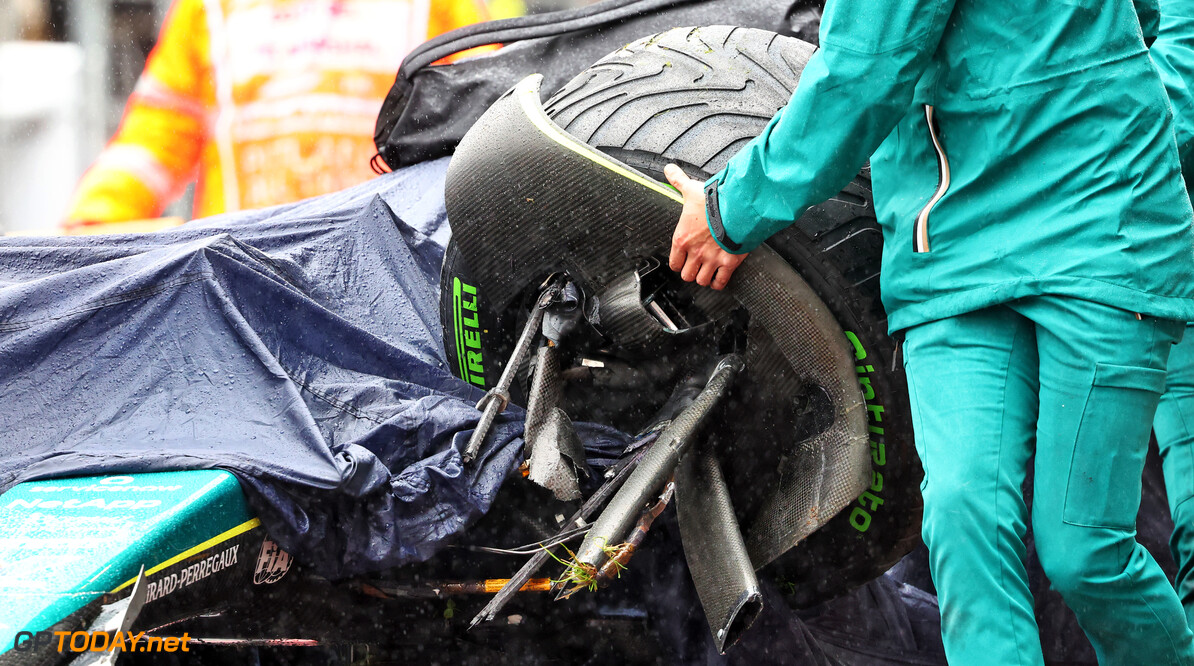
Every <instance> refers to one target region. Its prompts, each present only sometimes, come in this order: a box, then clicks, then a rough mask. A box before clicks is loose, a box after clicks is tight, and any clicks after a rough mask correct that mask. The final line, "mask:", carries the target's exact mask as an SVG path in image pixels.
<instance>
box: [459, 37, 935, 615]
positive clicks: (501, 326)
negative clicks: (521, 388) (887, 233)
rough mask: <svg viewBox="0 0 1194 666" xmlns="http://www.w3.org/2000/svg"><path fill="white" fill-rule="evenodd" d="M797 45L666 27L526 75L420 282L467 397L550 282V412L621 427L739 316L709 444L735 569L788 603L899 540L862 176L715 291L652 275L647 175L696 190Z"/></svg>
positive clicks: (898, 478)
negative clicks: (557, 321) (566, 287)
mask: <svg viewBox="0 0 1194 666" xmlns="http://www.w3.org/2000/svg"><path fill="white" fill-rule="evenodd" d="M813 51H814V47H812V46H811V45H809V44H807V43H805V42H802V41H799V40H796V39H792V38H787V37H782V36H779V35H776V34H774V33H770V32H766V31H761V30H754V29H743V28H733V27H726V26H713V27H703V28H677V29H674V30H670V31H668V32H664V33H661V34H658V35H654V36H651V37H648V38H645V39H641V40H639V41H637V42H635V43H633V44H630V45H628V46H626V47H624V48H622V49H620V50H619V51H617V52H615V53H613V54H610V55H609V56H607V57H605V58H604V59H602V60H600V61H599V62H597V63H596V64H594V65H593V66H591V67H589V68H588V69H587V70H585V71H584V72H581V73H580V74H579V75H578V76H576V78H574V79H573V80H572V81H571V82H569V83H568V84H567V85H565V86H564V87H563V88H562V89H561V90H560V91H559V92H557V93H556V94H555V95H553V96H552V97H551V98H550V99H549V100H548V101H547V102H546V104H541V103H540V101H539V96H538V79H536V78H534V77H532V78H531V79H528V80H527V81H524V82H523V83H522V84H520V85H519V86H517V87H516V88H515V89H513V90H512V91H510V92H509V93H507V94H506V96H504V97H503V98H502V100H499V102H497V103H496V104H495V105H494V107H493V108H492V109H491V110H490V111H489V112H488V113H487V114H486V117H483V118H482V119H481V120H479V121H478V123H477V125H476V126H474V128H473V130H472V131H470V133H469V136H468V137H466V139H465V141H464V142H462V143H461V146H460V148H459V149H458V151H457V153H456V156H455V157H454V158H453V163H452V166H451V168H450V170H449V176H448V184H447V198H448V215H449V219H450V220H451V223H452V226H453V231H454V236H453V239H452V242H451V243H450V244H449V246H448V250H447V253H446V256H445V259H444V265H443V271H442V286H441V319H442V322H443V326H444V343H445V347H446V350H447V353H448V358H449V360H450V362H451V363H452V367H453V370H454V371H455V372H456V373H457V374H458V375H459V376H461V377H462V378H464V379H465V380H467V381H470V382H471V383H473V384H475V385H478V386H480V387H483V388H488V387H492V386H493V385H494V384H495V383H496V382H497V379H498V377H499V375H500V374H501V372H502V370H503V365H502V364H503V362H504V360H505V359H506V358H507V357H508V356H509V355H510V351H511V349H512V347H513V343H514V337H515V336H516V335H517V333H518V331H520V330H521V328H522V321H523V320H522V319H521V318H523V317H525V314H520V313H525V312H526V310H527V306H528V305H529V299H530V298H533V296H534V294H535V293H537V292H536V288H537V287H538V285H539V284H541V283H542V281H543V280H544V278H546V277H547V276H549V275H551V274H553V273H555V272H559V271H566V272H568V273H569V274H570V275H571V276H572V277H573V278H574V279H575V280H576V281H577V283H578V284H579V285H580V286H581V289H582V291H583V292H584V299H585V305H584V308H585V310H586V312H587V313H589V314H590V315H591V316H590V317H589V319H590V323H592V324H593V325H594V328H596V329H598V330H597V331H596V332H592V331H591V332H590V334H589V339H588V340H586V341H584V342H582V343H580V344H579V345H577V347H579V350H577V351H574V352H573V353H572V356H571V357H570V360H571V364H572V366H573V367H572V368H571V369H570V370H567V371H565V373H564V374H565V375H566V376H568V377H570V378H571V379H572V380H573V381H571V382H570V386H571V393H570V396H571V398H570V399H571V406H570V407H569V409H568V411H569V414H570V415H572V416H573V417H574V418H585V419H590V420H597V421H604V422H607V423H612V424H614V425H617V426H618V427H621V428H623V429H625V430H628V431H633V430H634V428H635V427H636V426H637V425H641V424H642V422H643V421H644V419H646V417H648V416H650V414H651V413H653V412H654V410H655V409H657V408H658V407H659V406H660V404H661V403H662V402H663V400H664V399H666V397H667V395H668V391H669V390H670V386H671V385H670V383H669V380H674V379H675V376H676V372H677V370H676V367H678V366H680V365H682V363H683V359H684V354H685V351H684V350H685V349H688V348H691V347H693V346H699V345H700V344H702V342H701V340H702V339H703V338H707V337H708V333H709V331H712V330H714V329H716V328H717V327H716V326H714V325H712V324H713V323H715V322H717V321H725V320H728V319H737V320H740V321H745V322H748V323H747V324H746V325H745V329H746V335H747V337H748V338H749V342H748V347H749V350H750V351H749V352H748V355H747V370H746V374H747V376H748V377H750V381H748V382H746V384H747V387H745V388H743V389H742V390H741V391H739V392H738V394H737V395H736V396H735V398H734V404H733V405H731V407H730V408H729V409H727V410H726V412H725V414H726V416H725V422H723V423H719V424H716V425H715V426H714V427H713V428H711V430H712V431H713V432H712V433H711V434H710V437H712V438H713V439H714V440H716V441H718V442H720V443H721V444H722V445H725V444H726V443H727V442H728V443H730V445H729V446H725V449H724V453H722V454H720V458H721V464H722V465H723V467H724V468H725V470H726V476H727V477H729V480H730V487H731V491H732V495H733V504H734V510H735V512H736V513H737V515H738V519H739V522H740V523H741V524H742V525H744V526H747V530H746V532H745V534H746V537H747V540H748V541H750V542H751V560H752V562H753V563H754V565H755V566H756V568H760V569H761V573H760V575H762V576H763V577H764V578H770V579H772V580H773V581H775V582H776V583H778V584H779V586H780V587H781V589H784V590H785V592H786V593H787V595H788V598H789V601H790V603H792V604H793V605H796V606H806V605H811V604H814V603H817V602H820V601H823V600H826V599H829V598H831V597H833V596H836V595H838V594H841V593H843V592H845V591H847V590H849V589H851V588H853V587H855V586H857V585H859V584H861V583H863V582H865V581H867V580H870V579H872V578H874V577H875V576H877V575H879V574H881V573H882V572H883V571H885V570H886V569H887V568H889V567H890V566H891V565H892V564H894V563H895V562H896V561H897V560H898V559H899V558H900V557H902V556H903V555H904V554H905V553H907V552H908V551H909V550H910V549H911V548H912V547H913V546H914V545H915V543H916V541H917V538H918V533H919V525H920V514H921V501H920V494H919V482H920V478H921V470H920V465H919V462H918V460H917V458H916V455H915V451H914V448H913V441H912V429H911V419H910V415H909V407H908V401H907V394H906V385H905V380H904V374H903V369H902V367H901V365H900V363H899V362H898V347H897V345H896V344H895V342H894V341H893V340H892V339H891V338H889V337H888V336H887V335H886V315H885V313H884V312H883V308H882V305H881V304H880V301H879V262H880V250H881V244H882V236H881V232H880V230H879V228H878V226H877V224H876V222H875V218H874V209H873V205H872V202H871V193H870V180H869V176H868V172H867V170H866V169H864V170H863V172H862V173H861V174H859V175H858V177H856V178H855V180H854V182H852V183H851V184H850V185H849V186H847V187H846V189H845V190H843V191H842V192H841V193H840V194H839V195H837V196H836V197H834V198H833V199H831V200H830V201H828V202H825V203H824V204H821V205H819V206H816V207H814V208H812V209H810V210H809V211H807V212H806V213H805V214H804V215H803V216H802V217H801V218H800V219H799V220H797V221H796V223H795V224H794V225H793V226H791V227H790V228H788V229H787V230H785V231H783V232H781V233H779V234H777V235H776V236H774V237H772V238H771V239H770V240H769V241H768V242H767V244H766V246H764V247H761V248H759V249H758V250H756V251H755V252H754V253H752V255H751V257H750V258H749V259H748V260H747V261H746V262H745V263H744V264H743V267H742V268H741V269H739V272H738V273H736V274H735V277H734V279H733V280H732V281H731V284H730V287H729V289H727V292H726V294H728V296H727V295H726V294H721V293H717V292H713V291H711V290H708V289H701V288H697V287H694V286H692V285H687V284H684V283H681V282H679V280H678V279H676V278H675V277H674V275H672V274H671V273H670V271H668V270H667V268H666V266H665V265H664V266H661V265H660V263H661V259H662V262H663V263H666V259H663V258H664V257H666V254H667V247H668V244H669V242H670V238H671V231H672V228H673V226H674V224H675V220H676V219H677V218H678V212H679V205H678V204H677V203H676V200H677V199H678V195H676V194H675V192H674V191H672V190H671V189H670V188H668V187H667V186H666V185H662V184H661V183H662V182H665V181H664V178H663V175H662V173H663V167H664V165H666V164H668V163H676V164H679V165H680V166H681V167H683V168H684V169H685V170H686V171H687V172H688V174H689V175H690V176H693V177H696V178H701V179H704V178H707V177H709V176H711V175H712V174H713V173H716V172H717V171H718V170H719V169H721V168H722V167H723V166H724V165H725V164H726V162H727V161H728V160H729V158H730V157H731V156H732V155H733V154H734V153H735V152H736V151H737V150H739V149H740V148H741V147H742V146H743V145H745V144H746V143H747V142H748V141H749V140H750V139H751V138H752V137H754V136H756V135H758V134H759V133H760V132H761V131H762V130H763V128H764V127H765V126H766V124H767V122H768V121H769V120H770V118H771V117H772V116H773V115H774V114H775V112H776V111H777V110H779V109H780V108H781V107H782V106H783V105H784V104H785V103H786V102H787V101H788V99H789V97H790V96H791V93H792V91H793V90H794V88H795V86H796V82H797V80H798V79H799V76H800V72H801V70H802V69H803V67H804V65H805V63H806V62H807V61H808V58H809V56H810V55H811V54H812V53H813ZM503 114H504V115H503ZM565 133H566V134H565ZM582 142H583V143H582ZM594 149H595V150H594ZM586 160H587V161H586ZM593 163H600V164H601V166H602V168H593V167H592V166H591V165H592V164H593ZM585 165H589V166H585ZM627 292H629V293H630V294H631V295H632V296H633V298H632V300H631V304H632V305H633V306H638V305H642V308H640V310H648V309H650V310H652V311H653V312H655V313H657V316H656V317H655V319H653V320H652V321H654V322H658V321H663V322H666V324H665V325H663V326H661V327H660V329H659V330H652V331H648V332H644V329H642V328H635V327H634V326H632V325H626V321H627V320H634V316H631V315H638V314H640V313H639V312H637V311H636V312H631V313H630V314H627V312H628V310H627V309H626V308H623V307H622V301H621V300H619V299H620V298H622V296H625V294H626V293H627ZM623 300H624V299H623ZM652 303H653V304H654V305H652ZM629 310H630V311H634V310H635V308H634V307H631V308H629ZM640 323H641V322H640ZM723 328H724V327H723ZM723 335H724V333H723ZM704 343H705V344H707V340H706V341H705V342H704ZM594 350H596V351H594ZM595 355H600V356H601V359H602V360H601V361H600V362H599V363H594V362H592V360H593V359H592V358H590V357H594V356H595ZM842 359H844V360H842ZM593 366H600V367H593ZM516 399H517V396H516ZM863 401H865V403H864V402H863ZM860 433H861V434H860ZM856 440H857V441H856ZM847 468H848V470H849V471H843V470H844V469H847ZM859 476H861V477H862V481H861V482H858V477H859ZM843 479H848V483H847V481H843ZM850 484H853V485H850ZM757 488H781V489H782V491H777V492H763V493H759V492H752V489H757ZM845 492H848V495H844V494H843V493H845ZM860 492H861V494H859V493H860ZM777 498H778V499H777ZM777 502H778V504H779V505H781V510H777V508H776V505H777ZM801 511H803V512H805V513H806V514H812V515H803V516H802V515H799V514H800V512H801ZM818 511H829V512H831V513H829V514H827V515H824V516H817V515H815V514H816V513H817V512H818ZM768 512H770V513H768ZM762 514H767V515H768V516H769V517H768V518H766V519H762V518H759V516H760V515H762ZM833 514H836V515H834V517H833V518H832V519H830V518H828V515H833ZM752 521H753V523H752ZM752 525H753V527H751V526H752ZM812 530H815V531H812ZM764 531H767V532H773V533H774V534H773V535H771V536H769V537H768V536H760V534H759V533H760V532H764ZM752 535H753V536H752ZM763 542H767V543H763Z"/></svg>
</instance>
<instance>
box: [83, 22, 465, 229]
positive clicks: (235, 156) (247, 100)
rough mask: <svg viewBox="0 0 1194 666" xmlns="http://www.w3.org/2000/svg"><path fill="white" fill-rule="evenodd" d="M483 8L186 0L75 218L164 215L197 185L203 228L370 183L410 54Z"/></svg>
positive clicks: (89, 180) (87, 180)
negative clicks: (387, 105) (380, 121)
mask: <svg viewBox="0 0 1194 666" xmlns="http://www.w3.org/2000/svg"><path fill="white" fill-rule="evenodd" d="M483 11H484V6H483V5H482V4H481V3H480V0H176V2H175V3H174V5H173V7H171V10H170V13H169V15H168V16H167V18H166V22H165V24H164V25H163V26H162V31H161V34H160V36H159V38H158V43H157V46H156V47H155V48H154V50H153V52H152V53H150V55H149V59H148V61H147V62H146V64H145V71H144V72H143V73H142V74H141V79H140V80H139V81H138V83H137V87H136V90H135V91H134V92H133V95H132V96H131V97H130V98H129V102H128V105H127V107H126V108H125V114H124V119H123V121H122V122H121V125H120V129H119V130H118V131H117V133H116V135H115V137H113V139H112V141H111V143H109V144H108V147H107V148H106V149H105V150H104V151H103V152H102V153H101V154H100V156H99V158H98V159H97V160H96V161H95V163H94V164H93V165H92V166H91V168H90V169H88V171H87V173H86V174H84V176H83V179H82V180H81V181H80V183H79V187H78V189H77V191H76V193H75V198H74V201H73V202H72V203H71V206H70V210H69V212H68V213H67V221H68V222H79V221H97V222H116V221H121V220H130V219H139V218H147V217H155V216H158V215H160V214H161V212H162V209H163V208H164V207H165V206H166V205H167V204H168V203H170V202H171V201H173V200H174V199H175V198H177V197H178V196H179V195H180V194H181V193H182V192H183V190H184V189H185V188H186V185H187V183H189V182H190V181H191V180H192V179H194V178H195V176H196V175H197V176H198V186H197V189H196V193H195V210H194V215H195V217H203V216H207V215H212V214H215V213H220V212H224V211H232V210H241V209H245V208H260V207H262V206H270V205H274V204H280V203H286V202H290V201H296V200H298V199H303V198H306V197H311V196H316V195H320V194H325V193H327V192H333V191H336V190H340V189H343V188H345V187H349V186H352V185H356V184H358V183H361V182H364V181H365V180H367V179H369V178H371V177H373V176H374V174H373V171H372V170H371V169H370V167H369V158H370V157H371V156H372V155H373V154H374V153H375V152H376V148H375V146H374V145H373V126H374V122H375V121H376V119H377V113H378V111H379V110H380V108H381V102H382V99H383V98H384V97H385V95H386V93H387V92H388V91H389V89H390V86H391V84H392V83H393V82H394V73H395V72H397V71H398V65H399V64H400V63H401V61H402V58H403V56H405V55H406V54H407V53H408V52H409V51H410V50H411V49H413V48H414V47H415V46H417V45H418V44H420V43H421V42H423V41H424V40H425V39H427V38H429V37H433V36H435V35H438V34H440V33H442V32H446V31H448V30H451V29H454V28H457V27H460V26H462V25H467V24H469V23H473V22H476V21H478V20H480V19H481V18H483V16H482V13H483Z"/></svg>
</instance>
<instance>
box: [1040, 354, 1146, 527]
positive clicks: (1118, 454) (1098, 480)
mask: <svg viewBox="0 0 1194 666" xmlns="http://www.w3.org/2000/svg"><path fill="white" fill-rule="evenodd" d="M1164 390H1165V371H1164V370H1156V369H1154V368H1140V367H1132V366H1125V365H1111V364H1108V363H1098V364H1096V365H1095V375H1094V382H1093V383H1092V385H1091V387H1090V393H1089V394H1088V395H1087V398H1086V405H1085V407H1084V408H1083V411H1082V420H1081V422H1080V423H1079V424H1078V430H1077V435H1076V437H1075V441H1074V452H1073V457H1072V458H1071V460H1070V473H1069V480H1068V484H1067V486H1066V494H1065V508H1064V510H1063V513H1062V520H1064V521H1065V522H1067V523H1069V524H1071V525H1081V526H1086V527H1109V528H1114V529H1122V530H1130V529H1133V528H1134V527H1135V524H1136V512H1137V510H1138V509H1139V507H1140V488H1141V479H1140V475H1141V472H1142V471H1143V469H1144V456H1145V453H1146V451H1147V449H1148V433H1149V430H1150V428H1151V427H1152V418H1153V413H1154V412H1155V411H1156V408H1157V401H1158V400H1159V399H1160V396H1161V393H1162V391H1164Z"/></svg>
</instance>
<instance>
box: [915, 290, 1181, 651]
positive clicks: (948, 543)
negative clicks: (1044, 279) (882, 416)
mask: <svg viewBox="0 0 1194 666" xmlns="http://www.w3.org/2000/svg"><path fill="white" fill-rule="evenodd" d="M1183 327H1184V324H1182V323H1180V322H1176V321H1171V320H1166V319H1155V318H1152V317H1147V316H1145V317H1143V318H1142V319H1138V318H1137V315H1136V314H1134V313H1131V312H1127V311H1124V310H1120V309H1117V308H1113V307H1110V306H1106V305H1100V304H1097V303H1094V302H1091V301H1084V300H1080V299H1074V298H1067V297H1054V296H1037V297H1030V298H1026V299H1021V300H1016V301H1011V302H1008V303H1005V304H1002V305H997V306H992V307H989V308H985V309H982V310H978V311H974V312H970V313H967V314H963V315H959V316H955V317H950V318H947V319H941V320H936V321H932V322H928V323H925V324H921V325H919V326H915V327H912V328H911V329H908V331H907V337H906V339H905V349H906V352H905V354H904V357H905V359H906V360H905V369H906V371H907V376H908V388H909V394H910V397H911V400H912V405H913V419H914V426H915V429H916V435H917V436H916V447H917V451H918V452H919V454H920V457H921V460H922V461H923V463H924V467H925V479H926V480H925V484H924V485H923V487H922V493H923V495H924V503H925V508H924V523H923V532H922V533H923V536H924V540H925V542H926V544H927V545H928V547H929V553H930V564H931V568H932V573H933V580H934V582H935V583H936V586H937V591H938V594H939V599H940V603H941V613H942V626H943V633H944V640H945V649H946V655H947V657H948V658H949V662H950V663H951V664H957V665H959V666H968V665H971V664H1001V665H1010V664H1042V663H1043V658H1042V655H1041V647H1040V639H1039V634H1038V630H1037V625H1036V622H1035V620H1034V617H1033V604H1032V594H1031V593H1030V591H1029V587H1028V579H1027V571H1026V568H1025V563H1024V558H1025V544H1024V536H1025V529H1026V527H1027V521H1028V510H1027V507H1026V506H1025V502H1024V497H1023V494H1022V492H1021V488H1022V484H1023V482H1024V480H1025V477H1026V472H1027V464H1028V459H1029V457H1030V456H1031V455H1032V454H1033V451H1034V450H1035V452H1036V462H1035V487H1034V493H1033V506H1032V525H1033V531H1034V535H1035V543H1036V548H1037V552H1038V555H1039V557H1040V561H1041V565H1042V567H1043V568H1044V570H1045V574H1046V575H1047V576H1048V577H1049V580H1050V581H1051V583H1052V584H1053V587H1054V588H1055V589H1057V590H1058V591H1059V592H1061V595H1062V597H1063V598H1064V599H1065V601H1066V603H1067V604H1068V605H1069V606H1070V607H1071V608H1072V609H1073V610H1074V612H1075V613H1076V614H1077V616H1078V621H1079V623H1080V624H1081V625H1082V628H1083V630H1085V632H1086V634H1087V636H1089V638H1090V640H1091V643H1093V645H1094V648H1095V652H1096V654H1097V655H1098V658H1099V663H1100V664H1103V665H1104V666H1114V665H1117V664H1133V665H1136V664H1148V665H1149V666H1160V665H1161V664H1191V663H1194V635H1192V634H1191V632H1190V629H1189V628H1188V627H1187V625H1186V620H1185V616H1184V615H1183V614H1182V609H1181V606H1180V605H1179V603H1178V601H1177V597H1176V596H1175V595H1174V593H1173V589H1172V588H1171V587H1170V585H1169V581H1168V580H1167V579H1166V577H1165V575H1164V573H1163V572H1162V571H1161V569H1160V567H1159V566H1158V565H1157V564H1156V562H1155V561H1154V560H1153V558H1152V557H1151V556H1150V555H1149V554H1148V552H1147V551H1146V550H1145V549H1144V548H1143V547H1142V546H1140V545H1139V544H1137V543H1136V540H1135V518H1136V512H1137V510H1138V507H1139V505H1140V494H1141V473H1142V471H1143V467H1144V456H1145V451H1146V447H1147V443H1148V435H1149V428H1150V425H1151V422H1152V416H1153V413H1154V410H1155V409H1156V407H1157V401H1158V399H1159V396H1160V394H1161V392H1162V390H1163V389H1164V386H1165V369H1166V362H1167V360H1168V357H1169V353H1170V349H1171V347H1172V345H1173V343H1174V342H1175V341H1177V340H1178V339H1180V338H1181V336H1182V333H1183ZM1189 478H1191V477H1187V479H1189ZM992 591H997V592H998V591H1002V593H994V594H993V593H992Z"/></svg>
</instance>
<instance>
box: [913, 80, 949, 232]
mask: <svg viewBox="0 0 1194 666" xmlns="http://www.w3.org/2000/svg"><path fill="white" fill-rule="evenodd" d="M925 122H926V123H928V126H929V137H931V138H932V139H933V149H934V150H936V151H937V166H938V168H939V169H940V174H941V175H940V179H939V180H938V185H937V191H936V192H935V193H934V194H933V198H931V199H929V203H927V204H925V207H924V208H922V209H920V213H919V214H918V215H917V216H916V224H915V225H913V227H912V251H913V252H928V251H929V211H931V210H932V209H933V206H936V205H937V202H938V201H940V200H941V197H943V196H945V192H946V190H948V189H949V158H948V157H946V155H945V148H943V147H942V146H941V137H939V136H937V125H936V124H935V123H934V122H933V107H932V106H929V105H928V104H926V105H925Z"/></svg>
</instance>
